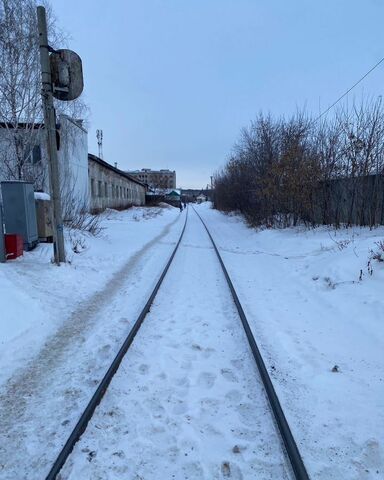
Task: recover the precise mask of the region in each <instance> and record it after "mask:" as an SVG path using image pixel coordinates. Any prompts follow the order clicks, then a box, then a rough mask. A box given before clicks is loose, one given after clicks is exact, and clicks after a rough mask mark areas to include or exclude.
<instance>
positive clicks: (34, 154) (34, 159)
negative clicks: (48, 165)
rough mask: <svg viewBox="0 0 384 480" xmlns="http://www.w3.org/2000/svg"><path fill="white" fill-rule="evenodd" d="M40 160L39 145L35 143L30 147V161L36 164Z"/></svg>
mask: <svg viewBox="0 0 384 480" xmlns="http://www.w3.org/2000/svg"><path fill="white" fill-rule="evenodd" d="M40 162H41V147H40V145H35V146H34V147H33V149H32V163H33V165H36V164H37V163H40Z"/></svg>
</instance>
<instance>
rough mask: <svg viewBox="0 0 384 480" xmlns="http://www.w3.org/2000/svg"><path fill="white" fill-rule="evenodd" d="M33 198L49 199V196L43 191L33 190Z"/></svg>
mask: <svg viewBox="0 0 384 480" xmlns="http://www.w3.org/2000/svg"><path fill="white" fill-rule="evenodd" d="M34 195H35V200H50V199H51V196H50V195H49V194H48V193H45V192H34Z"/></svg>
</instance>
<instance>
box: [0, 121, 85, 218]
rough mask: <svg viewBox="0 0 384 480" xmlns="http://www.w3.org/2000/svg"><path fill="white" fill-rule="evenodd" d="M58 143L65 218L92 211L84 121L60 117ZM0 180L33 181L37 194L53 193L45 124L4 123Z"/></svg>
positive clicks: (0, 128)
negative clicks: (90, 208) (83, 211)
mask: <svg viewBox="0 0 384 480" xmlns="http://www.w3.org/2000/svg"><path fill="white" fill-rule="evenodd" d="M56 139H57V146H58V160H59V170H60V171H59V174H60V184H61V190H62V198H63V213H64V216H65V215H68V214H70V213H71V211H73V210H74V209H79V208H85V209H89V191H88V133H87V130H86V129H85V128H84V127H83V125H82V121H80V120H73V119H71V118H70V117H68V116H67V115H59V117H58V123H57V134H56ZM0 180H25V181H30V182H33V184H34V187H35V190H40V191H45V192H47V193H49V191H50V188H49V175H48V161H47V146H46V137H45V135H44V124H42V123H34V124H22V123H20V124H18V125H17V128H14V126H13V125H11V124H9V123H0Z"/></svg>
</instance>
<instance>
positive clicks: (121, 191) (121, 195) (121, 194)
mask: <svg viewBox="0 0 384 480" xmlns="http://www.w3.org/2000/svg"><path fill="white" fill-rule="evenodd" d="M120 198H123V187H120Z"/></svg>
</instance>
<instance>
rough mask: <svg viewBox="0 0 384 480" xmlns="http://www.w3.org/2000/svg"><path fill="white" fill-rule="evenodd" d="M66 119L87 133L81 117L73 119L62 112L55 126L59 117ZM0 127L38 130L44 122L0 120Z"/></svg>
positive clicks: (57, 123)
mask: <svg viewBox="0 0 384 480" xmlns="http://www.w3.org/2000/svg"><path fill="white" fill-rule="evenodd" d="M64 118H65V119H66V120H68V121H69V122H70V123H72V124H73V125H75V126H76V127H78V128H80V129H81V130H83V132H85V133H88V131H87V129H86V128H84V125H83V120H81V119H74V118H71V117H69V116H68V115H65V114H63V113H61V114H59V115H58V116H57V119H56V127H60V123H61V119H64ZM0 128H6V129H12V128H16V129H19V128H20V129H22V130H27V129H29V130H40V128H44V122H33V123H32V122H17V123H16V124H15V123H12V122H0Z"/></svg>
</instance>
